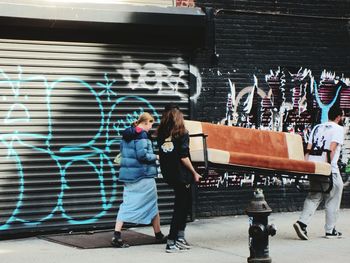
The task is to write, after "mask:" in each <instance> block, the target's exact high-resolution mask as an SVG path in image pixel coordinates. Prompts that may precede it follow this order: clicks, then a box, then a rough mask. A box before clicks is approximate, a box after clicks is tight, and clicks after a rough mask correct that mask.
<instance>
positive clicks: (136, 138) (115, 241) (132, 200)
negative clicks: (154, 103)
mask: <svg viewBox="0 0 350 263" xmlns="http://www.w3.org/2000/svg"><path fill="white" fill-rule="evenodd" d="M153 123H154V119H153V117H152V115H151V114H149V113H147V112H145V113H143V114H141V115H140V116H139V119H138V120H137V121H136V122H135V123H134V124H133V125H132V127H129V128H127V129H126V130H124V132H123V134H122V135H123V138H122V142H121V144H120V152H121V157H122V158H121V166H120V170H119V178H118V180H119V181H120V182H123V183H124V191H123V203H122V204H121V205H120V207H119V211H118V216H117V221H116V224H115V231H114V236H113V238H112V245H113V246H114V247H119V248H125V247H128V246H129V245H128V244H127V243H126V242H125V241H123V240H122V239H121V229H122V226H123V223H124V222H128V223H135V224H150V223H152V226H153V230H154V233H155V238H156V241H158V242H159V243H163V242H166V238H165V237H164V235H163V234H162V232H161V230H160V217H159V211H158V204H157V199H158V196H157V187H156V182H155V179H154V178H155V177H156V176H157V167H156V160H157V158H158V156H157V155H155V154H154V153H153V148H152V142H151V141H150V139H149V138H148V134H147V133H148V131H149V130H150V129H151V128H152V125H153Z"/></svg>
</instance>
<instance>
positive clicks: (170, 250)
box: [165, 243, 182, 253]
mask: <svg viewBox="0 0 350 263" xmlns="http://www.w3.org/2000/svg"><path fill="white" fill-rule="evenodd" d="M181 250H182V249H180V248H179V247H178V246H177V245H176V243H175V244H172V245H169V244H167V245H166V247H165V252H166V253H179V252H181Z"/></svg>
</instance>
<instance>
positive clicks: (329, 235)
mask: <svg viewBox="0 0 350 263" xmlns="http://www.w3.org/2000/svg"><path fill="white" fill-rule="evenodd" d="M342 237H343V236H342V233H340V232H338V231H337V230H335V228H333V231H332V233H326V236H325V238H329V239H331V238H342Z"/></svg>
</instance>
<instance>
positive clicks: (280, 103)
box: [201, 68, 350, 188]
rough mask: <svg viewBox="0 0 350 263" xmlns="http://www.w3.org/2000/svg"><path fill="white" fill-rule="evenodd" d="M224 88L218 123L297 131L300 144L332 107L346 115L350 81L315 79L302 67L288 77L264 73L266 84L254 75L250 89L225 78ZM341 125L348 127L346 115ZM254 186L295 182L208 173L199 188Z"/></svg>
mask: <svg viewBox="0 0 350 263" xmlns="http://www.w3.org/2000/svg"><path fill="white" fill-rule="evenodd" d="M227 84H228V89H229V92H228V95H227V101H226V113H225V117H224V118H223V119H222V120H221V121H220V122H219V123H221V124H225V125H229V126H240V127H246V128H255V129H263V130H274V131H284V132H292V133H297V134H299V135H301V136H302V138H303V140H304V142H307V141H308V136H309V134H310V132H311V129H312V127H313V126H315V125H316V124H317V123H320V122H325V121H327V119H328V111H329V109H330V107H332V106H333V105H334V104H337V105H339V106H340V107H341V108H343V109H344V110H345V112H347V113H349V110H350V103H349V101H350V79H349V78H346V77H344V76H343V75H341V76H339V75H337V74H335V73H333V72H328V71H326V70H324V71H323V72H322V73H321V76H320V77H319V80H316V77H315V76H314V75H313V74H312V71H311V70H310V69H305V68H300V69H299V70H298V71H297V72H295V73H292V72H289V71H287V70H281V69H280V68H278V69H277V70H271V71H270V72H269V73H268V74H266V75H265V83H258V79H257V77H256V76H254V78H253V83H252V85H251V86H248V87H245V88H243V89H241V90H239V91H237V89H236V85H235V83H234V82H233V81H232V80H231V79H228V80H227ZM345 123H347V124H348V123H349V117H347V118H346V120H345ZM347 126H348V125H345V127H347ZM347 160H348V156H347V155H345V154H343V155H342V162H344V163H347ZM253 183H256V184H257V185H265V186H270V185H289V184H292V183H294V180H293V179H286V178H282V179H281V178H276V177H265V176H259V175H254V174H252V173H251V172H250V173H249V172H246V173H244V172H242V173H228V172H226V173H223V174H215V172H212V174H211V175H209V177H208V178H206V180H205V181H203V182H202V184H201V187H218V188H219V187H242V186H244V185H252V184H253Z"/></svg>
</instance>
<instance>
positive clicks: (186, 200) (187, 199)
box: [178, 185, 192, 238]
mask: <svg viewBox="0 0 350 263" xmlns="http://www.w3.org/2000/svg"><path fill="white" fill-rule="evenodd" d="M181 194H182V197H183V198H182V200H181V201H182V211H183V213H182V214H181V218H180V221H179V226H178V228H179V229H178V230H179V231H178V238H185V228H186V222H187V216H188V214H189V212H190V210H191V206H192V196H191V185H188V186H184V187H183V188H182V193H181Z"/></svg>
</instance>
